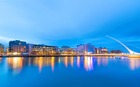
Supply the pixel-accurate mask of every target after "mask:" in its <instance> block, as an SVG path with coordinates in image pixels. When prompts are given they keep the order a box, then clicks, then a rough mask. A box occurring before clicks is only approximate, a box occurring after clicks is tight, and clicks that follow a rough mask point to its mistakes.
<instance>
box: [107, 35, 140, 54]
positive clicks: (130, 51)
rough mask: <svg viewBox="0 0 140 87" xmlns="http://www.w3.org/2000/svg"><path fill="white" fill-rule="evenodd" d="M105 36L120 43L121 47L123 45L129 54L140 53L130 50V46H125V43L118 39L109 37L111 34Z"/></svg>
mask: <svg viewBox="0 0 140 87" xmlns="http://www.w3.org/2000/svg"><path fill="white" fill-rule="evenodd" d="M106 37H108V38H110V39H112V40H115V41H116V42H118V43H120V44H121V45H122V46H123V47H125V48H126V49H127V51H128V52H129V53H130V54H135V55H140V53H138V52H135V51H132V50H131V49H130V48H128V47H127V46H126V45H125V44H123V43H122V42H121V41H119V40H117V39H115V38H113V37H111V36H106Z"/></svg>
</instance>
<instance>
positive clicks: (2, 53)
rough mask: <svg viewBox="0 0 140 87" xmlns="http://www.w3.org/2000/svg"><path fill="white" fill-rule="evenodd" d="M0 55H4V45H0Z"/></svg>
mask: <svg viewBox="0 0 140 87" xmlns="http://www.w3.org/2000/svg"><path fill="white" fill-rule="evenodd" d="M0 55H4V45H3V44H0Z"/></svg>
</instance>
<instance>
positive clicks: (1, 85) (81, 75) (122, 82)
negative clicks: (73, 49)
mask: <svg viewBox="0 0 140 87" xmlns="http://www.w3.org/2000/svg"><path fill="white" fill-rule="evenodd" d="M0 87H140V59H134V58H131V59H129V58H124V59H115V58H94V57H34V58H33V57H32V58H23V57H11V58H6V57H5V58H0Z"/></svg>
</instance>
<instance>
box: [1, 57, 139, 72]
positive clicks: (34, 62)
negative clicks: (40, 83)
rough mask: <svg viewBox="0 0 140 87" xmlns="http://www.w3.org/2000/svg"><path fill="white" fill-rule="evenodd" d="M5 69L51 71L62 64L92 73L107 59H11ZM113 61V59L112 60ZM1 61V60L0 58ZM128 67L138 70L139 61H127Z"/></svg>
mask: <svg viewBox="0 0 140 87" xmlns="http://www.w3.org/2000/svg"><path fill="white" fill-rule="evenodd" d="M5 60H6V63H7V65H8V66H7V68H10V70H11V69H12V70H13V71H16V72H20V71H21V70H22V68H23V67H25V66H38V70H39V72H41V71H42V70H43V68H44V67H51V69H52V71H54V70H55V67H57V66H56V65H58V64H62V65H63V66H64V67H65V68H68V67H77V68H83V69H84V70H85V71H92V70H94V69H95V68H96V67H100V66H107V65H108V62H109V59H108V58H93V57H86V56H85V57H35V58H23V57H12V58H6V59H5ZM112 60H115V59H112ZM0 61H2V58H0ZM120 61H122V60H120ZM128 65H130V69H131V70H135V69H137V68H140V59H129V62H128Z"/></svg>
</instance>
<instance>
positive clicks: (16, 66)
mask: <svg viewBox="0 0 140 87" xmlns="http://www.w3.org/2000/svg"><path fill="white" fill-rule="evenodd" d="M6 62H7V63H8V66H9V68H12V69H13V70H15V71H16V72H20V71H21V69H22V67H23V58H22V57H13V58H7V59H6Z"/></svg>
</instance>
